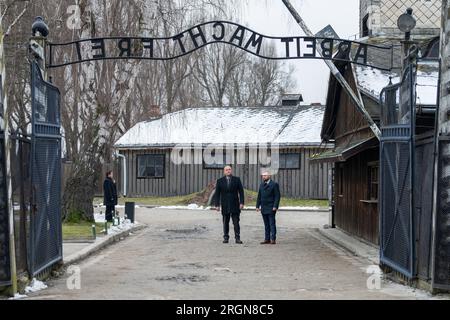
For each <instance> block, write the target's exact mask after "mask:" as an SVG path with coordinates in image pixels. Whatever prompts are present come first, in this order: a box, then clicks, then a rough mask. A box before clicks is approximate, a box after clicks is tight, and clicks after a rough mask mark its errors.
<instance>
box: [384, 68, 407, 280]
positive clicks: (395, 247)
mask: <svg viewBox="0 0 450 320" xmlns="http://www.w3.org/2000/svg"><path fill="white" fill-rule="evenodd" d="M414 79H415V75H414V69H413V66H412V65H410V66H409V67H408V69H407V70H406V71H405V73H404V76H403V80H402V83H400V84H398V85H394V86H389V87H387V88H385V89H384V90H383V92H382V95H381V101H382V102H383V107H382V116H381V119H382V123H381V132H382V137H381V156H380V178H381V181H380V182H381V190H380V194H381V197H380V260H381V263H382V264H385V265H387V266H389V267H391V268H392V269H394V270H396V271H398V272H400V273H402V274H403V275H405V276H407V277H409V278H412V277H414V269H415V267H414V226H413V211H412V210H413V194H412V186H413V175H412V173H413V172H414V171H413V167H414V161H413V155H414V153H413V150H414V140H413V137H414V125H413V124H414V123H415V97H414Z"/></svg>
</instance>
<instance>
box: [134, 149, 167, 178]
mask: <svg viewBox="0 0 450 320" xmlns="http://www.w3.org/2000/svg"><path fill="white" fill-rule="evenodd" d="M164 160H165V156H164V155H163V154H144V155H138V156H137V170H138V175H137V177H138V178H164Z"/></svg>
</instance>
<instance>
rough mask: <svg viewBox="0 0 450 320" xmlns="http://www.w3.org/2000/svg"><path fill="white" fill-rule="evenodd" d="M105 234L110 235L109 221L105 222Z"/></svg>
mask: <svg viewBox="0 0 450 320" xmlns="http://www.w3.org/2000/svg"><path fill="white" fill-rule="evenodd" d="M105 234H106V235H108V221H105Z"/></svg>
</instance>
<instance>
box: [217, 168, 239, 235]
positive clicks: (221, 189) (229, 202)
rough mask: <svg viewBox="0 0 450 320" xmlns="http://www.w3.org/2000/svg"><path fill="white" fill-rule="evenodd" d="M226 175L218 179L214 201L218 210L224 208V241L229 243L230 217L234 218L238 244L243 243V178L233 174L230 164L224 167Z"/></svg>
mask: <svg viewBox="0 0 450 320" xmlns="http://www.w3.org/2000/svg"><path fill="white" fill-rule="evenodd" d="M223 171H224V174H225V175H224V177H222V178H220V179H218V180H217V183H216V192H215V194H214V203H215V206H216V210H217V211H219V212H220V208H222V217H223V239H224V240H223V243H228V242H229V239H230V236H229V231H230V218H231V219H232V220H233V225H234V236H235V239H236V243H237V244H242V241H241V230H240V226H239V219H240V214H241V210H242V209H243V208H244V188H243V187H242V183H241V179H239V178H238V177H234V176H233V170H232V168H231V167H230V166H226V167H225V168H224V170H223Z"/></svg>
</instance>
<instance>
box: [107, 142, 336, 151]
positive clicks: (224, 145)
mask: <svg viewBox="0 0 450 320" xmlns="http://www.w3.org/2000/svg"><path fill="white" fill-rule="evenodd" d="M262 146H271V147H277V148H321V149H322V148H325V149H330V148H333V147H334V144H330V143H326V144H324V143H317V142H311V143H307V142H306V143H294V142H292V143H277V142H261V143H207V144H198V143H180V144H158V145H117V146H114V148H115V149H116V150H119V151H120V150H124V151H125V150H148V149H160V150H162V149H174V148H179V149H180V148H181V149H183V148H192V149H205V148H236V149H241V148H250V149H256V148H261V147H262Z"/></svg>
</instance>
